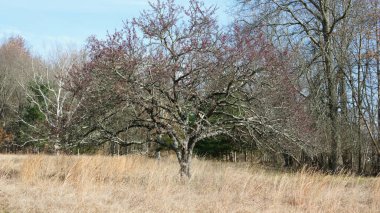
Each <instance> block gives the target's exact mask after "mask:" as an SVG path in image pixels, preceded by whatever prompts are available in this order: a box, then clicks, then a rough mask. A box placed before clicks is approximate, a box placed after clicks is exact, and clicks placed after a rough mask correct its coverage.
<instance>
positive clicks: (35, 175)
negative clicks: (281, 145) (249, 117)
mask: <svg viewBox="0 0 380 213" xmlns="http://www.w3.org/2000/svg"><path fill="white" fill-rule="evenodd" d="M177 174H178V165H177V163H176V161H175V159H172V158H169V159H163V160H161V162H157V161H155V160H153V159H147V158H144V157H139V156H130V157H104V156H80V157H78V156H43V155H41V156H13V155H3V156H0V176H1V177H0V209H1V210H2V211H3V212H379V211H380V179H379V178H363V177H351V176H343V175H342V176H326V175H321V174H318V173H311V172H307V171H303V172H299V173H295V174H290V173H276V172H269V171H265V170H263V169H259V168H257V167H248V166H247V165H244V164H229V163H218V162H211V161H201V160H194V164H193V178H192V179H191V180H189V181H181V180H180V179H179V178H178V175H177Z"/></svg>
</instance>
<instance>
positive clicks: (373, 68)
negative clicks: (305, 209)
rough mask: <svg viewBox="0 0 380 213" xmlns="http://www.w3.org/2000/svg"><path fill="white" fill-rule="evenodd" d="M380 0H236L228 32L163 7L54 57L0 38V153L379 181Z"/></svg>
mask: <svg viewBox="0 0 380 213" xmlns="http://www.w3.org/2000/svg"><path fill="white" fill-rule="evenodd" d="M379 3H380V2H379V1H378V0H365V1H359V0H339V1H332V0H295V1H283V0H264V1H256V0H244V1H242V0H236V1H235V10H234V15H235V17H236V19H235V20H234V21H233V22H232V23H228V24H226V23H224V25H223V27H222V26H220V25H219V23H218V21H217V19H216V15H215V12H216V10H217V8H216V7H215V6H211V7H208V6H205V5H204V4H203V3H202V2H201V1H196V0H190V1H189V4H188V5H187V6H181V5H178V4H176V3H175V2H174V1H173V0H167V1H157V2H156V3H151V4H150V9H147V10H145V11H143V12H142V13H141V16H140V17H137V18H134V19H132V20H129V21H126V22H125V23H124V27H123V28H122V29H120V30H118V31H115V33H113V34H109V35H108V36H107V38H106V39H97V38H95V37H90V38H89V39H88V42H87V45H86V47H85V48H84V49H83V50H81V51H58V52H57V53H56V54H55V55H54V56H52V57H51V58H50V59H49V60H47V59H42V58H39V57H37V56H34V55H33V54H31V53H30V51H29V50H28V48H27V45H26V44H25V41H24V40H23V39H22V38H21V37H17V36H16V37H11V38H8V39H6V40H5V41H4V42H3V44H2V45H1V46H0V81H1V82H2V83H1V86H0V122H1V125H2V126H1V127H2V128H1V129H0V142H1V148H2V150H3V151H6V152H22V151H23V152H25V151H28V152H48V153H53V152H65V153H69V154H70V153H71V154H75V153H77V152H80V153H96V152H103V153H104V152H106V153H111V154H115V153H116V152H118V153H119V154H120V153H121V154H123V153H130V152H132V151H134V152H139V153H147V154H148V153H149V152H150V150H155V151H156V152H158V151H159V150H162V149H166V150H172V151H173V153H175V155H176V156H177V159H178V162H179V165H180V174H181V175H182V176H190V175H191V159H192V157H193V155H194V152H195V153H196V154H198V155H205V156H209V157H214V158H218V157H219V158H221V157H222V155H223V154H226V153H229V152H231V151H234V152H235V153H236V152H238V153H240V154H241V155H243V154H244V155H245V159H247V153H250V154H251V156H255V157H256V158H257V159H259V158H261V159H264V161H268V162H269V163H271V164H274V165H282V166H286V167H293V168H299V167H303V166H305V165H307V166H310V167H313V168H315V169H319V170H323V171H330V172H336V171H340V170H342V169H344V170H348V171H352V172H354V173H356V174H370V175H376V174H378V172H379V170H380V125H379V124H380V105H379V98H380V62H379V60H380V54H379V49H380V39H379V38H380V31H379V29H380V20H379V18H380V17H379V13H378V10H379V7H380V6H379ZM116 149H117V151H116ZM104 150H107V151H104ZM235 159H236V154H235ZM265 159H266V160H265Z"/></svg>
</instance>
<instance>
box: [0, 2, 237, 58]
mask: <svg viewBox="0 0 380 213" xmlns="http://www.w3.org/2000/svg"><path fill="white" fill-rule="evenodd" d="M148 2H149V0H0V5H1V7H0V42H1V40H2V41H4V39H6V38H8V37H10V36H14V35H21V36H22V37H24V38H25V40H26V41H27V44H28V46H29V48H30V49H31V51H32V52H33V53H35V54H37V55H41V56H43V57H44V56H45V55H47V54H49V52H51V51H53V50H54V49H56V48H62V47H64V48H76V49H79V48H81V47H83V46H84V45H85V42H86V39H87V38H88V37H89V36H91V35H95V36H97V37H99V38H104V37H105V35H106V34H107V31H109V32H113V31H114V30H115V29H121V27H122V26H123V21H125V20H127V19H131V18H133V17H138V16H139V14H140V12H141V11H142V10H144V9H148V8H149V3H148ZM176 2H177V3H178V4H181V5H185V4H186V2H188V1H187V0H176ZM204 3H205V4H206V5H217V7H218V8H219V10H218V12H217V16H218V20H219V21H220V22H223V23H227V22H229V21H231V20H232V18H231V17H232V15H231V14H229V11H231V9H230V8H231V6H232V5H233V0H204Z"/></svg>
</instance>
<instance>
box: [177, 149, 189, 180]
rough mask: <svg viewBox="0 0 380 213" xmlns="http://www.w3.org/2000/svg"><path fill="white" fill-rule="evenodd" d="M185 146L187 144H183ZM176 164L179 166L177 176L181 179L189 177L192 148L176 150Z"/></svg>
mask: <svg viewBox="0 0 380 213" xmlns="http://www.w3.org/2000/svg"><path fill="white" fill-rule="evenodd" d="M185 144H186V145H187V143H185ZM176 154H177V159H178V163H179V166H180V169H179V174H180V176H181V178H184V177H187V178H190V177H191V158H192V155H193V150H192V146H191V148H188V147H187V146H184V147H181V148H178V149H177V150H176Z"/></svg>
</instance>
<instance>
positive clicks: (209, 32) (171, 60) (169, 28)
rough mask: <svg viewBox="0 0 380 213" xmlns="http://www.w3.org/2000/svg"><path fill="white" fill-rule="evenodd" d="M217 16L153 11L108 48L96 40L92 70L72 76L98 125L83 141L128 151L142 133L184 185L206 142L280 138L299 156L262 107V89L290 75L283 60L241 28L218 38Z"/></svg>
mask: <svg viewBox="0 0 380 213" xmlns="http://www.w3.org/2000/svg"><path fill="white" fill-rule="evenodd" d="M214 13H215V8H214V7H205V6H203V4H202V3H200V2H198V1H195V0H192V1H190V5H189V7H188V8H183V7H181V6H177V5H175V4H174V2H173V1H172V0H168V1H165V2H157V3H156V4H151V10H149V11H144V12H143V13H142V15H141V17H140V18H137V19H133V20H132V22H127V23H125V27H124V29H123V30H122V31H117V32H115V33H114V34H112V35H109V37H108V39H106V40H104V41H102V40H97V39H95V38H92V39H91V40H90V42H89V44H88V47H89V56H90V62H89V63H88V64H86V65H85V66H84V68H83V69H81V70H75V71H73V72H74V74H73V76H74V80H75V79H82V81H79V82H76V83H75V82H74V83H73V85H74V86H73V90H77V89H78V88H81V89H82V91H83V90H85V91H86V93H85V94H86V95H85V96H86V100H85V102H84V104H83V108H82V110H84V112H85V113H84V114H87V115H88V116H90V117H97V119H95V120H96V121H95V122H94V124H93V127H94V128H90V131H89V132H91V130H92V131H93V134H100V133H108V135H111V136H113V137H114V138H117V140H119V141H122V142H123V143H126V144H133V143H139V142H136V141H124V139H123V138H122V137H121V136H120V134H122V133H125V132H128V131H130V130H132V129H134V128H144V129H146V130H147V131H148V132H149V134H150V137H149V138H150V141H153V142H156V143H158V144H160V145H163V146H167V147H169V148H170V149H172V150H174V151H175V153H176V156H177V159H178V162H179V164H180V174H181V176H187V177H190V175H191V172H190V168H191V166H190V165H191V158H192V155H193V149H194V147H195V145H196V144H197V143H198V142H200V141H202V140H204V139H206V138H210V137H216V136H219V135H224V136H227V137H229V138H230V139H231V140H254V141H256V142H260V141H259V138H260V139H261V138H264V137H272V136H277V137H278V138H281V139H282V140H286V141H288V142H289V144H290V143H292V144H297V146H300V144H301V142H300V140H299V139H298V138H296V137H294V136H293V135H292V133H291V132H290V131H287V130H286V129H283V125H281V124H282V123H283V120H281V119H278V118H276V117H275V116H274V115H275V114H276V113H275V110H270V109H271V108H270V106H268V105H265V103H269V101H268V99H269V97H264V98H260V97H263V96H260V94H261V95H262V94H264V93H263V91H265V89H263V88H269V87H271V86H273V85H267V84H268V83H273V82H270V81H266V80H265V79H270V76H271V75H272V74H274V73H277V74H278V75H279V73H281V72H282V71H284V70H286V67H285V66H283V64H282V61H281V60H280V58H281V56H283V55H281V54H282V53H280V52H277V51H276V49H275V48H274V47H273V46H272V45H271V44H270V43H269V42H268V41H266V39H265V38H264V37H262V36H260V34H259V33H255V32H253V31H249V30H245V29H244V28H241V27H240V26H239V25H237V24H236V25H234V26H233V27H232V28H231V29H229V32H227V33H226V32H224V30H222V29H220V28H219V27H218V26H217V23H216V20H215V15H214ZM273 76H274V75H273ZM273 76H272V77H273ZM83 82H85V83H83ZM75 85H76V86H75ZM83 85H85V86H83ZM277 113H278V112H277ZM99 114H100V116H99V117H100V118H99V117H98V116H94V115H99ZM123 115H124V118H123V119H120V118H122V116H123ZM115 118H118V119H116V121H117V124H115V122H112V121H115V120H114V119H115ZM94 132H97V133H94ZM263 144H264V145H265V143H263Z"/></svg>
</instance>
